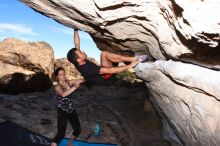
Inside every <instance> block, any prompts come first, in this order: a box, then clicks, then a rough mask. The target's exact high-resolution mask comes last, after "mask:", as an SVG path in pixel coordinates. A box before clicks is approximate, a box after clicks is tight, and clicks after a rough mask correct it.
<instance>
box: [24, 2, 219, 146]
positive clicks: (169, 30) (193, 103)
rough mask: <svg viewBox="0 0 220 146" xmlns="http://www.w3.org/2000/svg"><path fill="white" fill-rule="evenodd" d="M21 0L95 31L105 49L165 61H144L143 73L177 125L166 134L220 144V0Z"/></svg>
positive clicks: (187, 142)
mask: <svg viewBox="0 0 220 146" xmlns="http://www.w3.org/2000/svg"><path fill="white" fill-rule="evenodd" d="M22 1H23V2H24V3H26V4H27V5H28V6H30V7H31V8H33V9H35V10H36V11H38V12H40V13H42V14H43V15H46V16H48V17H51V18H53V19H55V20H56V21H58V22H60V23H62V24H64V25H66V26H69V27H72V28H74V27H76V28H79V29H81V30H83V31H86V32H89V33H90V35H91V36H92V38H93V40H94V41H95V43H96V45H97V47H98V48H99V49H100V50H109V51H111V50H114V51H115V50H116V51H117V50H132V51H134V52H142V53H147V54H149V55H150V56H151V59H152V60H158V61H156V62H151V63H150V62H148V63H145V64H141V65H139V66H138V67H137V73H138V75H139V76H140V77H141V78H143V79H144V80H145V81H146V85H147V87H148V88H149V90H150V93H151V99H152V101H153V103H154V104H155V107H156V108H157V109H158V111H159V112H160V114H161V116H162V117H163V118H164V121H166V122H165V125H167V127H169V128H167V129H173V131H172V132H171V130H168V132H170V136H168V137H167V136H165V137H166V138H167V139H170V140H171V139H172V140H174V141H176V142H178V143H179V144H181V143H182V144H185V145H191V146H195V145H200V146H207V145H220V141H219V139H220V137H219V136H220V134H219V133H220V132H219V130H220V125H219V124H218V123H219V122H218V121H219V115H220V110H219V107H220V106H219V95H220V94H219V91H220V89H219V85H218V84H219V75H220V73H219V70H220V67H219V64H220V45H219V43H220V34H219V33H220V19H219V17H218V14H219V13H220V1H217V0H207V1H203V0H201V1H194V0H184V1H183V0H170V1H167V0H93V1H92V0H80V1H79V0H72V1H67V0H47V1H43V0H22ZM169 60H170V61H169ZM171 127H172V128H171ZM171 133H172V134H171ZM167 135H168V133H167ZM174 137H178V138H179V140H177V139H176V140H175V138H174Z"/></svg>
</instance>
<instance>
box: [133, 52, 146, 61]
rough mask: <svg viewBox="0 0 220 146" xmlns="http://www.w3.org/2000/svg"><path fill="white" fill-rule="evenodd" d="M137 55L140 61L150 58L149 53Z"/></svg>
mask: <svg viewBox="0 0 220 146" xmlns="http://www.w3.org/2000/svg"><path fill="white" fill-rule="evenodd" d="M135 57H136V58H138V61H139V62H145V61H147V60H148V59H149V58H148V56H147V55H143V54H142V55H135Z"/></svg>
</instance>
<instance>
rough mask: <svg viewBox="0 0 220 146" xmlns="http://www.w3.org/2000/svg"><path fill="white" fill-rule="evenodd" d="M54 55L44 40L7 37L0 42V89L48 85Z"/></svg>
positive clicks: (35, 88)
mask: <svg viewBox="0 0 220 146" xmlns="http://www.w3.org/2000/svg"><path fill="white" fill-rule="evenodd" d="M53 69H54V54H53V49H52V48H51V46H50V45H48V44H47V43H45V42H38V43H35V42H29V43H28V42H24V41H21V40H17V39H13V38H8V39H5V40H3V41H2V42H0V70H1V72H0V85H1V86H0V91H1V92H3V93H5V92H6V93H9V94H17V93H19V92H32V91H42V90H45V89H48V88H49V87H50V85H51V81H50V77H51V74H52V72H53Z"/></svg>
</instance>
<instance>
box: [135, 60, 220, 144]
mask: <svg viewBox="0 0 220 146" xmlns="http://www.w3.org/2000/svg"><path fill="white" fill-rule="evenodd" d="M136 70H137V73H138V75H139V76H140V77H142V78H143V79H145V80H146V85H147V87H148V88H149V91H150V95H151V96H152V97H151V100H152V101H153V103H154V104H155V105H156V106H157V109H160V114H161V116H162V117H163V118H165V120H167V121H168V122H169V123H170V124H171V125H172V127H174V129H175V133H176V134H177V135H178V136H179V137H180V140H182V141H183V142H184V144H185V145H191V146H195V145H204V146H208V145H219V142H220V141H219V139H220V135H219V132H220V123H219V120H220V102H219V100H220V87H219V83H220V78H219V76H220V72H219V71H213V70H210V69H206V68H203V67H199V66H196V65H191V64H186V63H181V62H174V61H171V60H170V61H159V60H158V61H156V62H154V63H143V64H139V65H138V66H137V67H136Z"/></svg>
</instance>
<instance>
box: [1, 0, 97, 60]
mask: <svg viewBox="0 0 220 146" xmlns="http://www.w3.org/2000/svg"><path fill="white" fill-rule="evenodd" d="M79 35H80V44H81V45H80V48H81V50H83V51H85V52H86V54H87V55H88V56H90V57H93V58H95V59H96V60H97V61H99V55H100V51H99V50H98V49H97V47H96V45H95V43H94V42H93V40H92V38H91V37H90V35H89V34H88V33H86V32H83V31H79ZM8 37H12V38H17V39H22V40H25V41H32V42H33V41H45V42H47V43H49V44H50V45H51V46H52V48H53V50H54V56H55V58H64V57H66V53H67V52H68V50H69V49H70V48H73V47H74V43H73V30H72V29H71V28H68V27H66V26H64V25H61V24H59V23H58V22H56V21H54V20H53V19H51V18H48V17H46V16H44V15H42V14H40V13H37V12H35V11H34V10H32V9H31V8H29V7H28V6H26V5H25V4H23V3H21V2H20V1H19V0H0V41H2V40H4V39H5V38H8Z"/></svg>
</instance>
